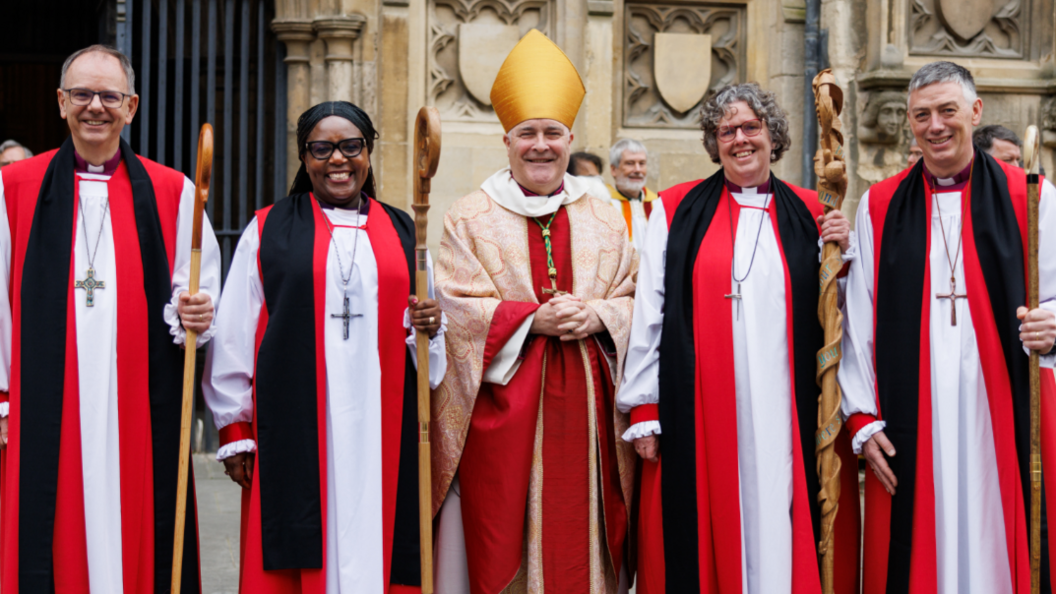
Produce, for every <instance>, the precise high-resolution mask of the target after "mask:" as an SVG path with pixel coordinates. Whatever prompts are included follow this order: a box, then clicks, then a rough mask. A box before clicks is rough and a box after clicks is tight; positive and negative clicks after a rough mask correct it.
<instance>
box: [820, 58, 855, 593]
mask: <svg viewBox="0 0 1056 594" xmlns="http://www.w3.org/2000/svg"><path fill="white" fill-rule="evenodd" d="M813 86H814V102H815V105H816V106H817V113H818V124H820V125H821V137H820V139H819V140H820V141H821V148H819V149H818V152H817V155H816V156H815V157H814V172H815V173H816V174H817V176H818V201H819V202H821V203H822V205H823V206H824V207H825V213H826V214H828V213H829V212H830V211H832V210H838V209H839V208H840V206H841V205H842V204H843V195H844V194H845V193H846V192H847V168H846V165H845V164H844V161H843V133H842V132H841V131H840V118H839V116H840V112H841V111H842V110H843V90H842V89H840V87H839V86H837V85H836V77H835V76H833V74H832V70H831V69H825V70H822V71H821V72H819V73H818V75H817V76H816V77H814V84H813ZM842 267H843V260H842V258H841V257H840V245H839V244H838V243H836V242H834V241H830V242H827V243H826V244H825V247H824V248H823V250H822V262H821V271H820V273H819V277H820V289H821V293H820V297H819V299H818V320H819V321H821V325H822V327H823V328H824V329H825V346H824V347H823V348H822V349H821V350H820V351H818V372H817V381H818V385H819V386H821V396H819V397H818V430H817V433H816V434H815V445H814V452H815V454H816V456H817V465H818V480H819V483H820V487H821V490H820V491H819V492H818V505H819V507H820V508H821V540H819V541H818V556H819V557H820V559H821V588H822V592H824V593H825V594H832V591H833V556H834V554H835V547H834V546H833V528H834V526H835V524H836V512H837V511H838V509H839V502H840V458H839V456H837V455H836V449H835V443H836V436H837V435H838V434H839V433H840V430H841V429H842V428H843V420H842V419H841V418H840V401H841V400H842V395H841V394H840V386H839V384H837V383H836V371H837V369H839V365H840V359H841V358H842V357H843V352H842V351H841V349H840V341H841V339H842V338H843V314H841V313H840V308H839V307H838V305H837V303H836V298H837V296H838V289H837V285H836V275H837V274H839V272H840V269H841V268H842Z"/></svg>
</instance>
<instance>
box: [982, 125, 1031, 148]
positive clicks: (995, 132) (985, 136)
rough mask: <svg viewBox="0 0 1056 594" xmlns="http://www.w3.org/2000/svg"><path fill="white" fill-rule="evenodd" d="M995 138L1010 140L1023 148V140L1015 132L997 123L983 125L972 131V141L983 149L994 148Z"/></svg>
mask: <svg viewBox="0 0 1056 594" xmlns="http://www.w3.org/2000/svg"><path fill="white" fill-rule="evenodd" d="M995 140H1004V141H1006V142H1011V143H1012V144H1014V145H1016V146H1018V147H1019V148H1023V141H1022V140H1020V139H1019V137H1018V136H1016V133H1015V132H1013V131H1011V130H1009V129H1008V128H1006V127H1004V126H1001V125H998V124H991V125H989V126H983V127H982V128H979V129H978V130H976V131H975V132H973V133H972V143H973V144H975V146H977V147H979V148H981V149H983V150H984V151H989V150H990V149H992V148H994V141H995Z"/></svg>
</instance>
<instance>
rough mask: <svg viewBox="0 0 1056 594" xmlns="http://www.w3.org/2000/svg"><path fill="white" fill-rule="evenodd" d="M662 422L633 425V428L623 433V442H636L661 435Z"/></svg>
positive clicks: (643, 422)
mask: <svg viewBox="0 0 1056 594" xmlns="http://www.w3.org/2000/svg"><path fill="white" fill-rule="evenodd" d="M660 433H661V432H660V421H642V422H641V423H635V424H634V425H631V428H630V429H628V430H627V431H624V433H623V441H634V440H636V439H640V438H642V437H649V436H650V435H660Z"/></svg>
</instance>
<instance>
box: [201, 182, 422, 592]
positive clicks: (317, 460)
mask: <svg viewBox="0 0 1056 594" xmlns="http://www.w3.org/2000/svg"><path fill="white" fill-rule="evenodd" d="M370 211H371V216H370V218H369V221H368V223H367V225H366V233H367V236H368V237H369V238H370V241H369V245H370V247H371V248H372V249H373V250H374V257H375V260H376V261H377V270H378V349H379V351H380V352H379V355H380V361H381V401H382V407H381V408H382V417H381V422H382V429H381V435H382V498H383V499H382V500H383V506H382V515H383V517H382V528H383V542H382V543H379V544H380V546H383V547H384V550H385V554H384V557H385V584H386V585H387V586H386V592H387V593H388V594H413V593H414V592H420V591H421V587H420V583H421V581H420V580H421V577H420V574H421V565H420V549H419V544H418V542H419V541H418V539H419V535H418V461H417V445H416V444H417V430H416V428H417V383H416V377H417V374H416V372H415V368H414V366H413V364H412V362H411V360H410V355H409V353H408V351H407V346H406V343H405V342H404V341H405V339H406V338H407V330H406V329H405V328H404V327H403V316H404V310H405V309H406V307H407V306H406V304H407V297H408V295H411V294H413V292H414V275H413V270H414V223H413V222H412V221H411V219H410V217H409V216H408V215H407V214H406V213H404V212H402V211H399V210H397V209H395V208H393V207H390V206H388V205H385V204H383V203H381V202H378V201H376V200H373V199H371V203H370ZM256 216H257V225H258V227H257V228H258V231H259V234H260V250H259V252H258V262H257V264H258V270H259V272H260V277H261V280H262V284H263V288H264V297H265V302H264V305H263V307H262V308H261V312H260V317H259V321H258V325H257V333H256V358H255V360H256V370H255V373H254V384H253V405H254V406H253V423H252V424H251V425H250V424H248V423H234V424H232V425H228V426H227V427H225V428H224V431H223V432H222V435H221V441H222V442H223V443H225V444H226V443H230V442H233V441H237V440H240V439H255V440H256V443H257V455H256V470H255V472H254V473H253V477H252V488H251V489H249V490H244V491H243V492H242V528H241V563H240V583H241V585H240V591H241V592H244V593H247V594H250V593H252V594H296V593H304V594H324V593H325V592H326V569H325V568H324V565H323V563H324V560H325V559H326V550H325V547H326V527H327V521H326V511H327V502H326V496H327V472H326V471H327V462H326V461H327V450H326V442H327V436H326V417H325V414H326V406H327V405H326V398H327V394H326V390H327V387H326V386H327V383H326V369H327V364H328V363H327V361H326V349H325V346H324V335H325V334H324V329H323V324H324V322H325V321H327V319H328V318H327V316H328V312H326V308H325V302H326V264H327V253H328V250H329V247H330V235H329V231H328V228H327V222H326V219H325V215H324V214H323V213H322V211H321V210H320V208H319V205H318V202H317V201H316V200H315V199H314V198H313V197H312V195H311V194H300V195H294V196H290V197H287V198H284V199H283V200H281V201H279V202H277V203H276V204H275V205H274V206H270V207H267V208H265V209H263V210H261V211H258V212H257V215H256ZM305 303H309V304H311V307H304V306H303V304H305ZM330 364H333V365H338V364H340V362H331V363H330ZM379 594H384V593H379Z"/></svg>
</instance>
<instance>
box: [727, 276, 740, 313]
mask: <svg viewBox="0 0 1056 594" xmlns="http://www.w3.org/2000/svg"><path fill="white" fill-rule="evenodd" d="M723 297H725V298H726V299H736V300H737V319H738V320H739V319H741V283H737V292H736V293H730V294H729V295H723Z"/></svg>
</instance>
